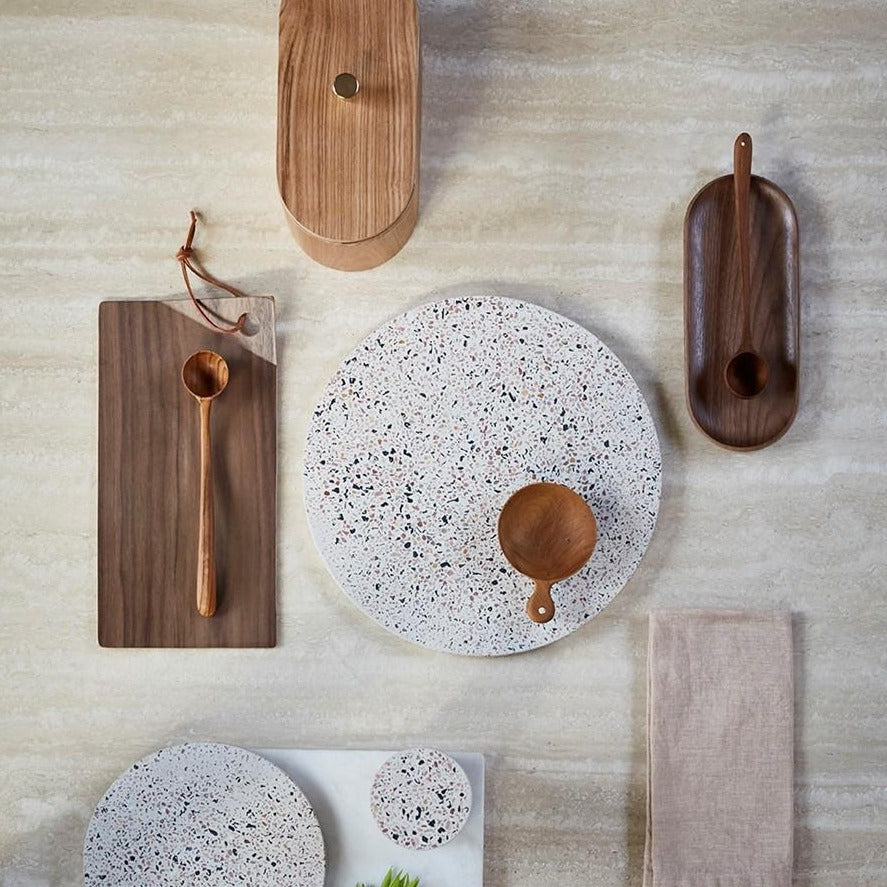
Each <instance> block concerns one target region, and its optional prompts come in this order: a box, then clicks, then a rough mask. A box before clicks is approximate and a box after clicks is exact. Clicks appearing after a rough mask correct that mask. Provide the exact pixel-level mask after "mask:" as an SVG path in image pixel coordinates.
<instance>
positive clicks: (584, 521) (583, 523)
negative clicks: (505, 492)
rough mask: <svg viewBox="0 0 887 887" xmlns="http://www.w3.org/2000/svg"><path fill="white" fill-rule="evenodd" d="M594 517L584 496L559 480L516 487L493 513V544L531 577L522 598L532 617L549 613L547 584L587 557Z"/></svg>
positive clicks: (594, 537)
mask: <svg viewBox="0 0 887 887" xmlns="http://www.w3.org/2000/svg"><path fill="white" fill-rule="evenodd" d="M596 542H597V522H596V521H595V519H594V515H593V514H592V513H591V509H590V508H589V507H588V504H587V503H586V501H585V500H584V499H583V498H582V497H581V496H580V495H579V494H578V493H576V492H574V491H573V490H571V489H570V488H569V487H565V486H562V485H561V484H552V483H537V484H530V485H529V486H526V487H522V488H521V489H520V490H518V491H517V492H516V493H515V494H514V495H513V496H512V497H511V498H510V499H509V500H508V501H507V502H506V503H505V505H504V507H503V508H502V512H501V514H500V515H499V544H500V545H501V546H502V551H503V553H504V554H505V557H506V558H508V561H509V563H510V564H511V565H512V566H513V567H514V568H515V569H516V570H518V571H519V572H521V573H523V574H524V575H525V576H528V577H529V578H531V579H533V580H534V581H535V583H536V588H535V590H534V591H533V594H532V596H531V597H530V599H529V601H527V615H528V616H529V617H530V619H532V620H533V622H540V623H542V622H548V621H549V620H550V619H551V618H552V617H553V616H554V601H553V600H552V598H551V586H552V585H554V583H555V582H561V581H562V580H564V579H566V578H568V577H569V576H572V575H573V573H575V572H577V571H578V570H580V569H581V568H582V567H583V566H584V565H585V563H586V562H587V561H588V559H589V558H590V557H591V553H592V551H594V546H595V544H596Z"/></svg>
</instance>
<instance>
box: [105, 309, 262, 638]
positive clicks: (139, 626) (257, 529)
mask: <svg viewBox="0 0 887 887" xmlns="http://www.w3.org/2000/svg"><path fill="white" fill-rule="evenodd" d="M209 304H210V305H211V306H216V305H231V306H232V307H231V308H230V311H229V312H228V313H231V314H233V316H234V317H235V318H236V317H237V316H238V315H239V314H240V313H241V312H243V311H244V310H245V311H248V312H249V313H250V315H251V316H254V317H259V318H262V326H263V327H267V326H269V325H270V326H271V328H272V329H273V300H271V299H228V300H224V299H220V300H209ZM219 310H221V309H219ZM189 311H193V309H191V308H189V307H188V303H184V304H183V303H182V302H133V301H129V302H103V303H102V305H101V306H100V308H99V458H98V635H99V643H100V644H101V645H102V646H106V647H270V646H274V644H275V642H276V626H277V613H276V524H277V517H276V508H277V505H276V486H277V477H276V473H277V369H276V366H275V363H274V362H273V359H272V360H269V359H265V358H264V357H262V356H261V355H260V354H257V353H254V351H253V350H251V348H256V350H261V348H259V347H257V343H255V342H250V343H249V345H250V347H244V344H246V342H245V340H243V341H242V336H241V335H240V334H237V335H233V336H229V335H223V334H221V333H217V332H214V331H213V330H211V329H209V328H208V327H207V326H206V325H205V324H204V323H202V322H201V321H199V320H196V319H194V318H193V317H191V316H189V314H188V312H189ZM264 335H265V337H266V338H265V345H264V346H262V347H264V348H265V350H266V351H269V348H268V342H267V335H268V334H267V330H266V331H265V333H264ZM258 344H261V343H258ZM200 350H211V351H215V352H217V353H218V354H220V355H221V356H222V357H223V358H224V359H225V361H226V362H227V364H228V366H229V372H230V376H229V382H228V386H227V388H226V390H225V392H224V394H223V395H222V396H221V397H220V398H219V400H218V401H217V402H216V403H215V406H214V407H213V416H212V421H213V426H212V434H213V447H212V473H213V476H214V485H215V544H214V548H215V567H216V573H217V589H218V591H217V605H216V610H215V615H214V616H213V618H211V619H207V618H204V617H203V616H201V615H200V614H199V613H198V611H197V607H196V606H195V599H194V589H195V576H196V575H197V570H198V545H197V543H198V536H199V505H200V459H201V440H200V424H201V423H200V422H199V421H198V410H197V408H196V406H195V402H194V399H193V398H192V397H191V396H190V395H189V394H188V392H187V390H186V389H185V387H184V386H183V384H182V379H181V375H180V374H181V371H182V365H183V363H184V361H185V358H187V357H188V355H190V354H192V353H193V352H195V351H200ZM270 353H271V354H273V347H272V348H270Z"/></svg>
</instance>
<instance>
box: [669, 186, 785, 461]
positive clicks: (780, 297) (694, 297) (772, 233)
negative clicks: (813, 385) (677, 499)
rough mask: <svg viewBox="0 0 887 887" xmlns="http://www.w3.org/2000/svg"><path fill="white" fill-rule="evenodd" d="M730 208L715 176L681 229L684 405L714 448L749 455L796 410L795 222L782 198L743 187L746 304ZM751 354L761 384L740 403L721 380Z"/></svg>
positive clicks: (771, 190) (727, 189) (773, 189)
mask: <svg viewBox="0 0 887 887" xmlns="http://www.w3.org/2000/svg"><path fill="white" fill-rule="evenodd" d="M734 198H735V194H734V180H733V176H732V175H730V176H722V177H721V178H719V179H716V180H715V181H713V182H711V183H709V184H708V185H706V186H705V187H704V188H703V189H702V190H701V191H700V192H699V193H698V194H697V195H696V196H695V197H694V198H693V200H692V201H691V203H690V206H689V208H688V210H687V216H686V220H685V223H684V322H685V355H686V378H687V403H688V406H689V409H690V414H691V416H692V417H693V420H694V421H695V422H696V424H697V425H698V427H699V428H700V430H702V431H703V432H704V433H705V434H707V435H708V436H709V437H711V438H712V439H713V440H714V441H716V442H717V443H719V444H721V445H723V446H726V447H729V448H732V449H737V450H750V449H759V448H760V447H763V446H766V445H768V444H770V443H773V442H774V441H775V440H777V439H778V438H779V437H781V436H782V435H783V434H784V433H785V432H786V431H787V430H788V428H789V426H790V425H791V423H792V420H793V419H794V417H795V413H796V412H797V408H798V398H799V392H798V387H799V359H800V357H799V336H800V270H799V257H798V252H799V246H798V222H797V218H796V216H795V211H794V207H793V206H792V203H791V201H790V200H789V199H788V197H787V196H786V195H785V194H784V193H783V191H782V190H780V189H779V188H778V187H777V186H776V185H774V184H773V183H772V182H769V181H767V180H766V179H762V178H760V177H758V176H752V177H751V181H750V186H749V193H748V217H749V230H748V244H747V248H748V294H747V300H746V298H744V297H743V280H742V262H741V260H740V255H741V252H742V251H741V250H740V238H739V236H738V231H739V229H738V225H737V221H736V218H737V213H736V211H735V204H736V201H735V199H734ZM750 349H754V353H756V354H758V355H760V358H762V359H763V361H764V362H765V363H766V365H767V367H768V369H769V374H768V375H769V378H768V380H767V383H766V385H765V386H764V387H763V390H761V391H760V393H758V394H756V395H755V396H753V397H740V396H737V394H736V393H735V391H734V388H735V386H734V387H733V388H731V385H730V384H729V380H728V377H727V372H726V371H727V367H728V365H730V364H731V361H732V360H733V359H734V358H735V356H736V355H737V354H738V353H744V354H749V353H752V352H751V351H750Z"/></svg>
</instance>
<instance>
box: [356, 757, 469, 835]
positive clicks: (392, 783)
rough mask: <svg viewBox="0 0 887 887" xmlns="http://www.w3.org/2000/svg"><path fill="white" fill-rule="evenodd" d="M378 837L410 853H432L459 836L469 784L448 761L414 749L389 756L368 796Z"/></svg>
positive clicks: (461, 772) (466, 807)
mask: <svg viewBox="0 0 887 887" xmlns="http://www.w3.org/2000/svg"><path fill="white" fill-rule="evenodd" d="M370 809H371V810H372V812H373V818H374V819H375V820H376V825H378V826H379V829H380V830H381V832H382V834H384V835H387V836H388V837H389V838H390V839H391V840H392V841H394V843H395V844H398V845H399V846H401V847H406V848H408V849H409V850H434V849H435V848H436V847H442V846H443V845H444V844H446V843H448V842H449V841H451V840H452V839H453V838H455V837H456V835H458V834H459V832H460V831H462V827H463V826H464V825H465V823H466V821H467V820H468V815H469V814H470V813H471V783H470V782H469V781H468V777H467V776H466V775H465V771H464V770H463V769H462V768H461V767H460V766H459V765H458V764H457V763H456V761H454V760H453V759H452V758H451V757H450V756H449V755H445V754H444V753H443V752H441V751H438V750H437V749H433V748H414V749H411V750H409V751H405V752H401V753H399V754H396V755H392V756H391V757H390V758H389V759H388V760H387V761H386V762H385V763H384V764H383V765H382V766H381V768H380V769H379V772H378V773H376V776H375V778H374V779H373V785H372V789H371V790H370Z"/></svg>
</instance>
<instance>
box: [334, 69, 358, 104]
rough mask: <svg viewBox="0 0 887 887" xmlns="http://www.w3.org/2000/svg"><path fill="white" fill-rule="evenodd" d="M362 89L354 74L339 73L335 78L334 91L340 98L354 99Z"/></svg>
mask: <svg viewBox="0 0 887 887" xmlns="http://www.w3.org/2000/svg"><path fill="white" fill-rule="evenodd" d="M359 90H360V83H359V82H358V80H357V78H356V77H355V76H354V75H353V74H346V73H342V74H337V75H336V79H335V80H333V92H334V93H335V94H336V95H337V96H338V97H339V98H340V99H353V98H354V96H356V95H357V93H358V91H359Z"/></svg>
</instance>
